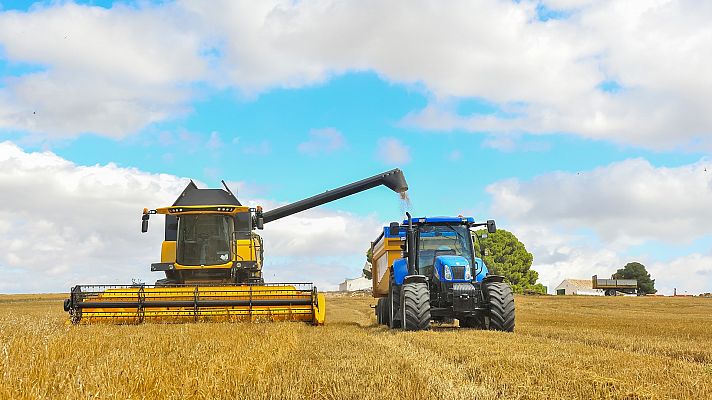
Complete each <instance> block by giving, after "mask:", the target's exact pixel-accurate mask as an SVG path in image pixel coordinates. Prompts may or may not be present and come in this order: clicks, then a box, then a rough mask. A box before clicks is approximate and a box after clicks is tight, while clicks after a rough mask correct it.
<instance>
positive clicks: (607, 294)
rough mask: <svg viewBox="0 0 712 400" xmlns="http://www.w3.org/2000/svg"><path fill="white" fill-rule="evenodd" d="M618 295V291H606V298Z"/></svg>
mask: <svg viewBox="0 0 712 400" xmlns="http://www.w3.org/2000/svg"><path fill="white" fill-rule="evenodd" d="M616 294H617V293H616V289H608V290H606V292H605V295H606V296H615V295H616Z"/></svg>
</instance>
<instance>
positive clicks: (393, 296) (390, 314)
mask: <svg viewBox="0 0 712 400" xmlns="http://www.w3.org/2000/svg"><path fill="white" fill-rule="evenodd" d="M400 305H401V287H400V286H398V285H396V282H395V279H393V275H391V284H390V286H389V287H388V297H387V298H386V307H385V311H386V315H385V323H386V324H388V327H389V328H391V329H396V328H400V327H401V320H402V318H403V311H402V310H401V307H400ZM399 312H400V313H401V314H400V316H399V318H398V319H395V318H394V317H395V316H396V313H399Z"/></svg>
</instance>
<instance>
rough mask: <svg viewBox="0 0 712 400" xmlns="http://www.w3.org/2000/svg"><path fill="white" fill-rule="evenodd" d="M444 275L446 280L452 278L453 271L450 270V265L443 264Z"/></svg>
mask: <svg viewBox="0 0 712 400" xmlns="http://www.w3.org/2000/svg"><path fill="white" fill-rule="evenodd" d="M443 275H444V278H445V280H446V281H450V280H452V271H451V270H450V266H448V265H443Z"/></svg>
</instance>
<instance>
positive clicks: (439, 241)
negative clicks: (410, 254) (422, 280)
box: [418, 225, 472, 275]
mask: <svg viewBox="0 0 712 400" xmlns="http://www.w3.org/2000/svg"><path fill="white" fill-rule="evenodd" d="M418 236H419V238H418V240H419V243H418V249H419V252H418V269H419V270H420V273H421V274H425V275H427V274H429V273H430V272H432V269H433V264H435V257H437V256H443V255H457V256H462V257H465V258H466V259H467V260H470V262H472V243H471V240H472V239H471V237H470V231H469V229H468V228H467V227H466V226H463V225H425V226H421V227H420V229H419V235H418Z"/></svg>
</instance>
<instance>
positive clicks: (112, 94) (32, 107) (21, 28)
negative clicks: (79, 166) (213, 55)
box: [0, 2, 207, 138]
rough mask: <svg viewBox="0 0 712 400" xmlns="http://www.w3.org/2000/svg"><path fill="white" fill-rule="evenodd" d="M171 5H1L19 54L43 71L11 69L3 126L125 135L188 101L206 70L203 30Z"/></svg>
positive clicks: (1, 106)
mask: <svg viewBox="0 0 712 400" xmlns="http://www.w3.org/2000/svg"><path fill="white" fill-rule="evenodd" d="M188 21H189V19H188V18H187V17H186V15H185V14H184V13H183V12H182V11H181V10H180V9H179V8H176V7H174V6H171V5H165V6H160V7H151V6H146V7H143V8H131V7H127V6H121V5H118V6H115V7H114V8H112V9H110V10H106V9H103V8H100V7H89V6H80V5H76V4H74V3H71V2H67V3H61V4H55V5H53V6H46V7H45V6H39V7H33V8H32V9H31V11H29V12H18V11H6V12H1V13H0V45H1V46H2V47H3V49H4V53H5V55H6V57H7V59H9V60H13V61H15V62H23V63H28V64H30V65H38V66H40V67H41V68H44V71H42V72H34V73H28V74H25V75H21V76H19V77H13V78H5V79H4V81H5V82H4V86H5V87H4V88H0V128H5V129H11V130H23V131H28V132H33V133H35V134H39V135H42V136H46V137H73V136H76V135H78V134H80V133H85V132H94V133H98V134H102V135H107V136H111V137H117V138H120V137H124V136H126V135H127V134H130V133H132V132H135V131H137V130H139V129H141V128H142V127H144V126H146V125H148V124H150V123H153V122H157V121H162V120H165V119H167V118H170V117H173V116H175V115H177V114H180V113H182V112H184V111H185V110H186V102H187V100H188V98H189V96H190V92H189V90H188V89H186V87H185V84H186V83H190V82H193V81H196V80H201V79H203V78H204V77H205V76H206V73H207V63H206V60H205V59H204V58H202V57H200V51H201V47H202V41H201V38H200V37H199V36H198V35H197V33H196V32H195V31H193V30H190V29H182V28H181V26H182V25H185V24H186V23H187V22H188Z"/></svg>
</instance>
